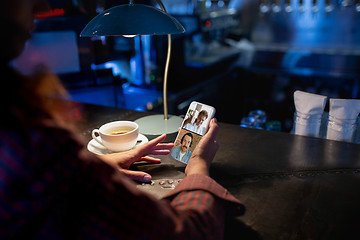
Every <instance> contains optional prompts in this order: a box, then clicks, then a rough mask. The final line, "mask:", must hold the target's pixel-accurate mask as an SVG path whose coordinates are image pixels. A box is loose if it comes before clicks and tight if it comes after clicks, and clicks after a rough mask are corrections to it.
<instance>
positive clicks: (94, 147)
mask: <svg viewBox="0 0 360 240" xmlns="http://www.w3.org/2000/svg"><path fill="white" fill-rule="evenodd" d="M138 141H141V142H138V143H136V145H135V147H134V148H136V147H138V146H141V145H143V144H144V143H147V142H148V141H149V139H148V138H147V137H146V136H144V135H142V134H141V133H139V136H138ZM87 149H88V150H89V151H90V152H92V153H95V154H97V155H106V154H110V153H114V152H113V151H111V150H109V149H107V148H106V147H104V146H103V145H101V144H100V143H98V142H97V141H95V140H94V139H92V140H91V141H90V142H89V143H88V145H87Z"/></svg>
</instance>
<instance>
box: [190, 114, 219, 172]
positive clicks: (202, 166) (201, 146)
mask: <svg viewBox="0 0 360 240" xmlns="http://www.w3.org/2000/svg"><path fill="white" fill-rule="evenodd" d="M218 129H219V127H218V125H217V121H216V119H215V118H213V119H211V120H210V125H209V130H208V131H207V133H206V134H205V135H204V136H203V137H202V138H201V140H200V142H199V143H198V145H197V146H196V148H195V150H194V152H193V153H192V155H191V157H190V160H189V163H188V165H187V166H186V169H185V174H186V175H191V174H204V175H207V176H208V175H209V168H210V164H211V162H212V160H213V159H214V157H215V154H216V152H217V150H218V148H219V144H218V143H217V141H216V136H217V133H218Z"/></svg>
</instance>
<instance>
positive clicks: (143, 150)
mask: <svg viewBox="0 0 360 240" xmlns="http://www.w3.org/2000/svg"><path fill="white" fill-rule="evenodd" d="M165 138H166V134H163V135H161V136H159V137H157V138H155V139H153V140H151V141H149V142H147V143H145V144H143V145H141V146H139V147H137V148H135V149H132V150H130V151H126V152H120V153H112V154H108V155H100V156H99V157H100V158H101V159H102V160H104V161H105V162H107V163H109V164H111V165H113V166H115V167H117V168H118V169H119V171H121V172H123V173H124V174H125V175H126V176H128V177H129V178H131V179H133V180H136V181H141V182H150V181H151V175H150V174H148V173H146V172H141V171H132V170H129V168H130V166H131V164H133V163H134V162H140V161H146V162H151V163H160V162H161V160H160V159H158V158H154V157H150V156H147V155H167V154H169V153H170V149H171V148H172V147H173V146H174V144H173V143H160V142H162V141H164V139H165Z"/></svg>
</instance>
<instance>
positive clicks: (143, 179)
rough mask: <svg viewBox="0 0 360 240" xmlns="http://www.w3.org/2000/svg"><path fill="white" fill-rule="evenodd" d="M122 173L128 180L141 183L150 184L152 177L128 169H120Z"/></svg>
mask: <svg viewBox="0 0 360 240" xmlns="http://www.w3.org/2000/svg"><path fill="white" fill-rule="evenodd" d="M120 171H121V172H122V173H123V174H124V175H125V176H127V177H128V178H130V179H132V180H135V181H139V182H150V181H151V175H150V174H148V173H146V172H141V171H132V170H127V169H120Z"/></svg>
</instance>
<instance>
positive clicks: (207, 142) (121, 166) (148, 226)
mask: <svg viewBox="0 0 360 240" xmlns="http://www.w3.org/2000/svg"><path fill="white" fill-rule="evenodd" d="M1 4H2V7H3V8H2V13H1V14H0V15H1V18H2V19H1V20H2V21H0V22H1V23H0V24H1V27H2V32H1V34H2V36H1V40H0V41H1V45H0V48H1V50H0V51H1V65H0V70H1V73H2V75H3V77H5V79H6V81H4V82H3V85H4V86H5V88H6V89H5V90H6V91H4V94H3V95H1V97H0V98H1V99H0V100H1V101H0V104H1V108H2V113H3V114H2V118H1V120H0V122H1V124H0V136H1V138H0V226H1V228H0V239H40V238H41V239H75V238H80V239H83V238H87V239H92V238H93V239H221V238H222V236H223V230H224V219H225V217H226V216H227V215H228V214H231V215H237V214H240V213H241V212H242V211H243V207H242V205H241V203H240V202H239V201H238V200H237V199H235V198H234V197H233V196H232V195H230V194H229V193H228V191H227V190H226V189H224V188H223V187H221V186H220V185H218V184H217V183H216V182H215V181H214V180H212V179H211V178H210V177H209V166H210V164H211V161H212V159H213V158H214V156H215V153H216V151H217V149H218V144H217V142H216V135H217V131H218V126H217V123H216V121H215V120H214V119H213V120H212V121H211V123H210V128H209V131H208V132H207V134H205V135H204V137H203V138H202V140H201V142H200V143H199V144H198V146H197V148H196V149H195V150H194V152H193V155H192V158H191V159H190V161H189V164H188V165H187V167H186V169H185V173H186V175H187V176H186V177H185V178H184V179H183V180H182V181H181V182H180V184H179V185H178V186H177V187H176V188H175V189H174V190H173V191H172V192H171V193H170V194H168V195H167V196H166V197H165V198H164V199H162V200H157V199H155V198H153V197H152V196H149V195H148V194H146V193H144V192H142V191H140V190H138V189H137V188H136V186H135V185H134V183H133V182H132V181H130V180H129V177H130V178H133V179H137V180H142V181H149V180H150V179H151V176H150V175H149V174H147V173H143V172H134V171H130V170H129V167H130V165H131V164H132V163H134V162H136V161H141V160H146V161H150V162H159V160H158V159H154V158H151V157H148V156H147V155H149V154H155V155H156V154H168V153H169V149H170V148H171V147H173V144H161V143H160V142H161V141H163V140H164V139H165V137H166V136H165V135H162V136H160V137H158V138H156V139H154V140H152V141H150V142H148V143H147V144H144V145H142V146H141V147H139V148H137V149H135V150H131V151H128V152H125V153H116V154H111V155H105V156H103V157H102V159H99V158H98V156H96V155H94V154H91V153H90V152H88V151H86V150H85V148H84V145H83V144H82V142H81V141H80V140H79V139H78V137H77V136H76V135H75V134H74V133H73V131H72V130H71V127H69V126H68V125H67V124H65V121H63V120H62V116H63V114H66V112H67V111H66V110H65V111H64V109H62V108H60V109H59V108H58V107H57V105H55V104H53V102H52V101H51V100H49V99H48V98H47V97H46V95H48V94H52V95H54V94H60V95H62V94H64V90H63V88H62V87H61V86H60V84H58V81H57V79H56V77H54V76H52V75H49V74H44V73H35V74H34V75H33V76H22V75H20V74H19V73H17V72H16V71H15V70H13V69H12V68H11V67H10V66H9V62H10V61H11V60H12V59H14V58H15V57H17V56H18V55H19V54H20V53H21V51H22V49H23V48H24V44H25V42H26V40H27V39H29V38H30V36H31V31H32V30H33V29H34V18H35V16H36V14H38V13H40V12H43V11H46V10H47V9H48V7H47V6H48V5H47V3H46V1H45V0H2V1H1Z"/></svg>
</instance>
